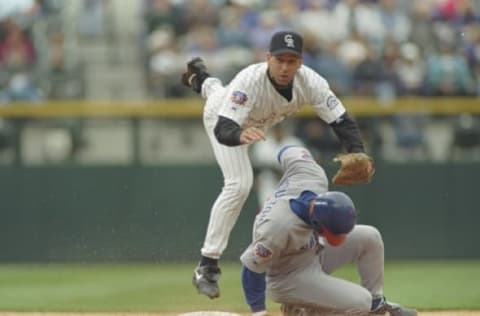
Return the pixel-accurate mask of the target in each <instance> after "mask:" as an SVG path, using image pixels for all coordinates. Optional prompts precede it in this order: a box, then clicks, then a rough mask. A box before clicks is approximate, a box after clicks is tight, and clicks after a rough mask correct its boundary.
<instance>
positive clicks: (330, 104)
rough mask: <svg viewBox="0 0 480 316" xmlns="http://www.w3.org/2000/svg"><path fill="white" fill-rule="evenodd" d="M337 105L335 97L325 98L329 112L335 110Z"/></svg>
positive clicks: (338, 102)
mask: <svg viewBox="0 0 480 316" xmlns="http://www.w3.org/2000/svg"><path fill="white" fill-rule="evenodd" d="M338 104H340V101H338V98H337V97H336V96H334V95H330V96H329V97H328V98H327V107H328V108H329V109H330V110H333V109H334V108H336V107H337V106H338Z"/></svg>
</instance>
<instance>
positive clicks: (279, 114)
mask: <svg viewBox="0 0 480 316" xmlns="http://www.w3.org/2000/svg"><path fill="white" fill-rule="evenodd" d="M202 96H203V97H204V98H205V99H206V103H205V109H204V126H205V129H206V132H207V135H208V137H209V139H210V142H211V144H212V148H213V152H214V154H215V158H216V159H217V162H218V164H219V166H220V168H221V170H222V173H223V177H224V186H223V188H222V191H221V193H220V195H219V196H218V198H217V199H216V201H215V203H214V204H213V207H212V210H211V213H210V220H209V224H208V228H207V233H206V237H205V241H204V244H203V248H202V250H201V252H202V255H204V256H207V257H210V258H216V259H218V258H219V257H220V256H221V255H222V253H223V251H224V250H225V248H226V246H227V243H228V238H229V235H230V232H231V231H232V229H233V226H234V225H235V222H236V221H237V218H238V215H239V214H240V210H241V209H242V207H243V205H244V203H245V201H246V199H247V197H248V194H249V192H250V189H251V187H252V184H253V171H252V166H251V163H250V159H249V157H248V146H246V145H242V146H236V147H228V146H224V145H222V144H220V143H218V141H217V139H216V138H215V135H214V133H213V129H214V127H215V124H216V123H217V120H218V115H221V116H225V117H227V118H230V119H232V120H233V121H235V122H237V123H238V124H239V125H240V126H241V127H242V128H247V127H250V126H255V127H257V128H260V129H262V130H264V131H265V132H266V131H267V130H268V129H269V128H270V127H271V126H273V125H275V124H276V123H278V122H280V121H282V120H283V119H285V118H286V117H288V116H290V115H292V114H293V113H295V112H297V111H298V110H299V109H300V108H301V107H302V106H303V105H305V104H311V105H312V106H313V107H314V109H315V111H316V112H317V114H318V116H319V117H320V118H321V119H323V120H324V121H325V122H327V123H331V122H333V121H335V120H336V119H338V118H339V117H340V116H341V115H342V114H343V113H344V112H345V108H344V107H343V105H342V103H341V102H340V101H339V100H338V99H337V98H336V96H335V95H334V94H333V93H332V92H331V91H330V88H329V86H328V83H327V81H326V80H325V79H324V78H323V77H321V76H320V75H319V74H317V73H315V72H314V71H313V70H312V69H310V68H308V67H306V66H302V67H300V69H299V70H298V71H297V74H296V75H295V78H294V81H293V88H292V96H293V97H292V100H291V101H288V100H286V99H285V98H284V97H283V96H282V95H280V94H279V93H278V92H277V91H276V90H275V88H274V87H273V85H272V83H271V82H270V80H269V79H268V76H267V63H265V62H263V63H258V64H253V65H250V66H248V67H246V68H245V69H243V70H242V71H240V72H239V73H238V74H237V76H236V77H235V78H234V79H233V80H232V81H231V82H230V84H228V85H227V86H226V87H222V85H221V82H220V80H219V79H217V78H207V79H206V80H205V81H204V83H203V85H202Z"/></svg>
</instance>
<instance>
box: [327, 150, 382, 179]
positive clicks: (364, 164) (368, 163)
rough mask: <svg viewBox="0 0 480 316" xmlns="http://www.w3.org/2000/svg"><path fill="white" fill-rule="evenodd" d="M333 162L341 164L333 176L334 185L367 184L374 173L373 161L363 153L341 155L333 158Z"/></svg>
mask: <svg viewBox="0 0 480 316" xmlns="http://www.w3.org/2000/svg"><path fill="white" fill-rule="evenodd" d="M333 161H336V162H340V163H341V166H340V169H339V170H338V171H337V173H336V174H335V175H334V176H333V179H332V182H333V183H334V184H339V185H350V184H359V183H369V182H370V181H371V180H372V177H373V174H374V173H375V168H374V166H373V159H372V158H371V157H370V156H368V155H367V154H365V153H349V154H343V155H339V156H337V157H335V159H334V160H333Z"/></svg>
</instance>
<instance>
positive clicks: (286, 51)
mask: <svg viewBox="0 0 480 316" xmlns="http://www.w3.org/2000/svg"><path fill="white" fill-rule="evenodd" d="M270 54H272V55H273V56H278V55H282V54H292V55H295V56H298V57H302V54H300V53H299V52H297V51H296V50H293V49H288V48H282V49H277V50H274V51H272V52H270Z"/></svg>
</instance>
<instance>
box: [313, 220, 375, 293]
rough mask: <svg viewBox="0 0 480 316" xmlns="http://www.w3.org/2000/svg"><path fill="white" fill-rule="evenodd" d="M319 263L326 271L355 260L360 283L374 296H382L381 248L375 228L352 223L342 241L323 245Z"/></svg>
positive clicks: (328, 271)
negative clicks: (334, 245)
mask: <svg viewBox="0 0 480 316" xmlns="http://www.w3.org/2000/svg"><path fill="white" fill-rule="evenodd" d="M321 263H322V269H323V271H325V272H326V273H327V274H331V273H332V272H333V271H335V270H337V269H338V268H340V267H341V266H343V265H345V264H348V263H355V264H356V265H357V269H358V272H359V274H360V279H361V284H362V286H363V287H365V288H366V289H368V290H369V291H370V293H372V295H373V296H374V297H377V296H378V297H380V296H383V272H384V247H383V240H382V236H381V235H380V232H379V231H378V230H377V229H376V228H375V227H372V226H367V225H356V226H355V227H354V229H353V230H352V231H351V232H350V233H349V234H348V235H347V239H346V241H345V243H344V244H342V245H340V246H337V247H333V246H330V245H326V246H325V249H323V251H322V253H321Z"/></svg>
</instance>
